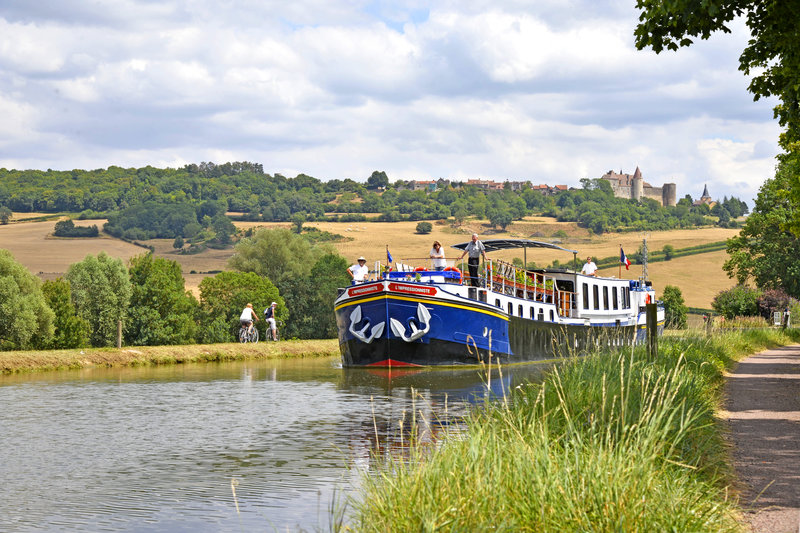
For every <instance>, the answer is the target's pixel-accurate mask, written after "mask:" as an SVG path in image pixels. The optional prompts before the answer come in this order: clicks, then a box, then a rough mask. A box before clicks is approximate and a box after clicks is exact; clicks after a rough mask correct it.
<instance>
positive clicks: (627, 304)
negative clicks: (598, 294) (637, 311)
mask: <svg viewBox="0 0 800 533" xmlns="http://www.w3.org/2000/svg"><path fill="white" fill-rule="evenodd" d="M622 307H624V308H625V309H630V308H631V288H630V287H625V288H624V289H622Z"/></svg>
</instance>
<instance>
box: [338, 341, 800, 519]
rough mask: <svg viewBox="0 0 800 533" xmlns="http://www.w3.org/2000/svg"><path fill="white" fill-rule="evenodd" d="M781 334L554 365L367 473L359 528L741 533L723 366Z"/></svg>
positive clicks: (671, 345)
mask: <svg viewBox="0 0 800 533" xmlns="http://www.w3.org/2000/svg"><path fill="white" fill-rule="evenodd" d="M798 340H800V335H798V334H796V333H793V332H788V333H785V332H780V331H775V330H773V331H747V332H740V333H728V334H724V335H720V336H716V337H713V338H705V337H701V336H695V337H683V338H673V339H664V340H662V342H661V343H660V346H659V356H658V358H657V360H655V361H649V360H648V359H647V356H646V354H645V353H644V351H643V350H641V349H640V348H635V349H630V348H629V349H627V350H626V351H624V352H607V353H598V354H595V355H592V356H588V357H584V358H580V359H572V360H569V361H567V362H565V363H564V364H563V365H560V366H559V367H556V368H555V369H554V370H553V371H552V373H550V374H549V375H548V376H547V377H546V378H545V380H544V381H543V382H541V383H537V384H528V385H525V386H521V387H518V388H517V389H516V390H514V391H511V393H510V394H509V397H508V398H507V399H506V401H502V402H496V403H493V404H491V405H487V406H486V407H485V408H482V409H476V410H475V411H474V412H473V413H472V414H471V416H470V418H469V421H468V424H467V429H466V431H464V432H460V433H459V434H457V435H456V434H453V435H450V436H449V437H446V438H445V439H444V442H443V443H442V444H441V445H440V446H438V447H433V448H430V447H427V448H422V447H420V448H416V449H414V451H412V454H411V458H410V460H409V459H404V460H401V459H397V460H389V461H388V462H387V463H386V464H385V467H384V468H382V469H381V470H379V471H378V472H375V473H372V474H369V475H366V476H365V479H364V483H363V485H362V489H361V492H360V493H359V494H358V496H357V497H356V498H355V500H354V501H352V502H351V506H352V508H353V509H354V510H355V513H354V515H353V519H352V524H351V525H350V527H352V528H353V529H355V530H357V531H490V530H494V531H740V530H741V526H740V524H739V522H738V521H737V517H738V508H737V501H736V499H735V498H733V497H732V496H731V494H730V493H729V492H728V489H727V485H728V482H729V481H730V468H729V465H728V462H727V455H726V448H725V444H724V441H723V437H722V429H721V427H720V425H719V423H718V421H717V419H716V418H715V415H714V413H715V410H716V408H717V407H718V403H719V400H720V390H721V386H722V384H723V371H724V370H725V369H726V368H729V367H730V366H731V365H732V364H733V363H734V362H735V361H736V360H737V359H738V358H741V357H742V356H743V355H745V354H749V353H753V352H755V351H757V350H759V349H762V348H765V347H773V346H777V345H781V344H787V343H790V342H797V341H798Z"/></svg>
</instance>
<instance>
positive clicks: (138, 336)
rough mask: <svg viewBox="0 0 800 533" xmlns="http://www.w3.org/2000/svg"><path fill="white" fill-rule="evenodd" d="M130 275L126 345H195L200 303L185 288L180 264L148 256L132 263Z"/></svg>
mask: <svg viewBox="0 0 800 533" xmlns="http://www.w3.org/2000/svg"><path fill="white" fill-rule="evenodd" d="M128 272H129V274H130V278H131V302H130V308H129V310H128V320H127V323H126V327H125V342H127V343H128V344H133V345H140V346H147V345H149V346H153V345H166V344H190V343H192V342H194V341H195V336H196V333H197V325H196V322H195V314H196V311H197V300H195V298H194V296H192V295H191V293H189V292H187V291H186V289H185V286H184V279H183V275H182V274H181V267H180V265H179V264H178V263H177V262H176V261H170V260H168V259H164V258H162V257H153V254H144V255H140V256H137V257H133V258H132V259H131V260H130V267H129V269H128Z"/></svg>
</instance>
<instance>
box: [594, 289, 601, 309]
mask: <svg viewBox="0 0 800 533" xmlns="http://www.w3.org/2000/svg"><path fill="white" fill-rule="evenodd" d="M592 302H593V303H594V308H595V309H600V287H598V286H597V285H592Z"/></svg>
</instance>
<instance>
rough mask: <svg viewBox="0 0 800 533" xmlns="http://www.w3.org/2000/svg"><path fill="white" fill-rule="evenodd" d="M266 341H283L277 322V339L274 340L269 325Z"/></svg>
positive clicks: (268, 325)
mask: <svg viewBox="0 0 800 533" xmlns="http://www.w3.org/2000/svg"><path fill="white" fill-rule="evenodd" d="M266 340H268V341H279V340H281V335H280V333H279V331H278V323H277V322H276V323H275V338H272V328H271V327H270V324H269V323H267V338H266Z"/></svg>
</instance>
